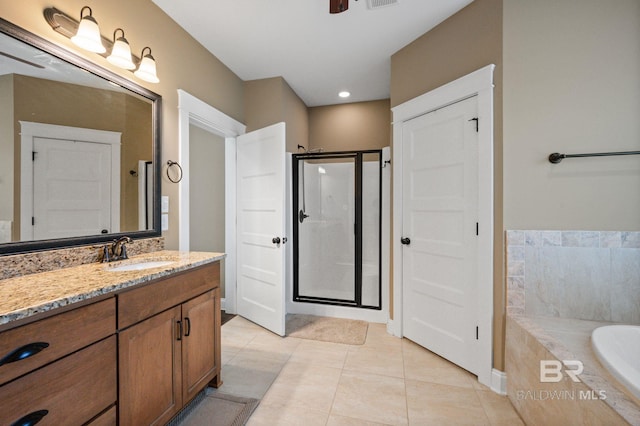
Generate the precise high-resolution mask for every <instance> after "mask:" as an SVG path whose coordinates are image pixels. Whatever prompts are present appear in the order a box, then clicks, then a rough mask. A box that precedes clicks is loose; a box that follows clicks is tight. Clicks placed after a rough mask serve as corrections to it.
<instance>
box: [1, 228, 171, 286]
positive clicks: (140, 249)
mask: <svg viewBox="0 0 640 426" xmlns="http://www.w3.org/2000/svg"><path fill="white" fill-rule="evenodd" d="M98 246H100V244H94V245H90V246H80V247H69V248H65V249H59V250H46V251H37V252H33V253H24V254H15V255H10V256H0V280H5V279H8V278H13V277H19V276H22V275H28V274H35V273H38V272H47V271H53V270H56V269H61V268H69V267H72V266H79V265H84V264H87V263H93V262H96V261H97V260H98V248H97V247H98ZM160 250H164V238H163V237H158V238H144V239H140V240H134V241H133V242H132V243H129V244H127V253H128V254H129V256H135V255H137V254H143V253H151V252H155V251H160ZM0 285H1V283H0Z"/></svg>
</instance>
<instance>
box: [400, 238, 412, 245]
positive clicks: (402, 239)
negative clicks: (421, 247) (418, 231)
mask: <svg viewBox="0 0 640 426" xmlns="http://www.w3.org/2000/svg"><path fill="white" fill-rule="evenodd" d="M400 242H401V243H402V244H404V245H405V246H408V245H409V244H411V240H410V239H409V237H402V238H400Z"/></svg>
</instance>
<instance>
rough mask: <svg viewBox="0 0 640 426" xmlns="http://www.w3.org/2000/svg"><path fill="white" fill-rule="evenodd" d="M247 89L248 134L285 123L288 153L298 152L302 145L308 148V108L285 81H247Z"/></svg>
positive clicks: (275, 78)
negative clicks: (299, 146)
mask: <svg viewBox="0 0 640 426" xmlns="http://www.w3.org/2000/svg"><path fill="white" fill-rule="evenodd" d="M244 87H245V89H244V103H245V119H246V121H245V124H246V125H247V132H251V131H253V130H257V129H260V128H262V127H266V126H270V125H272V124H275V123H279V122H281V121H284V122H285V123H286V129H287V147H286V150H287V152H294V153H295V152H297V147H298V144H300V145H305V146H306V145H307V143H308V142H307V141H308V138H309V117H308V112H307V106H306V105H305V103H304V102H303V101H302V100H301V99H300V98H299V97H298V95H297V94H296V93H295V92H294V91H293V89H291V87H290V86H289V85H288V84H287V82H286V81H285V80H284V79H283V78H282V77H273V78H265V79H261V80H251V81H246V82H245V86H244Z"/></svg>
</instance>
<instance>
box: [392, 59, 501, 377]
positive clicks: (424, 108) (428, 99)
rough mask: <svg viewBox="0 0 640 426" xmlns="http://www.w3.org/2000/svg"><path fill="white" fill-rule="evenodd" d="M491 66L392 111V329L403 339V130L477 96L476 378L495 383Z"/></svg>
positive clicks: (492, 68)
mask: <svg viewBox="0 0 640 426" xmlns="http://www.w3.org/2000/svg"><path fill="white" fill-rule="evenodd" d="M494 69H495V65H487V66H486V67H484V68H481V69H479V70H477V71H474V72H472V73H471V74H468V75H466V76H464V77H461V78H459V79H457V80H454V81H452V82H450V83H447V84H445V85H444V86H441V87H439V88H436V89H434V90H432V91H430V92H427V93H425V94H423V95H420V96H418V97H416V98H414V99H411V100H409V101H407V102H405V103H403V104H401V105H398V106H396V107H394V108H392V109H391V111H392V112H393V123H392V124H393V283H394V285H393V317H394V318H393V320H390V321H389V325H388V330H389V332H391V333H392V334H393V335H395V336H398V337H402V336H403V326H402V314H403V300H402V292H403V284H402V262H403V259H402V245H401V243H400V236H401V233H402V217H403V211H402V149H403V147H402V129H403V124H404V122H406V121H409V120H411V119H413V118H416V117H419V116H421V115H424V114H427V113H429V112H432V111H434V110H437V109H440V108H443V107H446V106H448V105H451V104H453V103H456V102H458V101H461V100H463V99H466V98H469V97H471V96H477V99H478V118H479V123H480V125H479V129H478V144H479V146H478V210H479V223H480V234H479V235H478V253H477V261H478V269H477V271H478V272H477V273H478V299H477V300H478V302H477V309H478V321H479V328H480V330H481V333H480V339H479V347H480V353H479V354H478V381H479V382H480V383H482V384H485V385H487V386H491V378H492V367H493V227H494V223H493V199H494V193H493V71H494Z"/></svg>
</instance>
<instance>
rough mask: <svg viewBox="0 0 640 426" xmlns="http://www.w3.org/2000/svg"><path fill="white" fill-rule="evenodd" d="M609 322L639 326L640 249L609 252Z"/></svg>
mask: <svg viewBox="0 0 640 426" xmlns="http://www.w3.org/2000/svg"><path fill="white" fill-rule="evenodd" d="M611 320H612V321H616V322H624V323H631V324H640V249H612V250H611Z"/></svg>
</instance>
